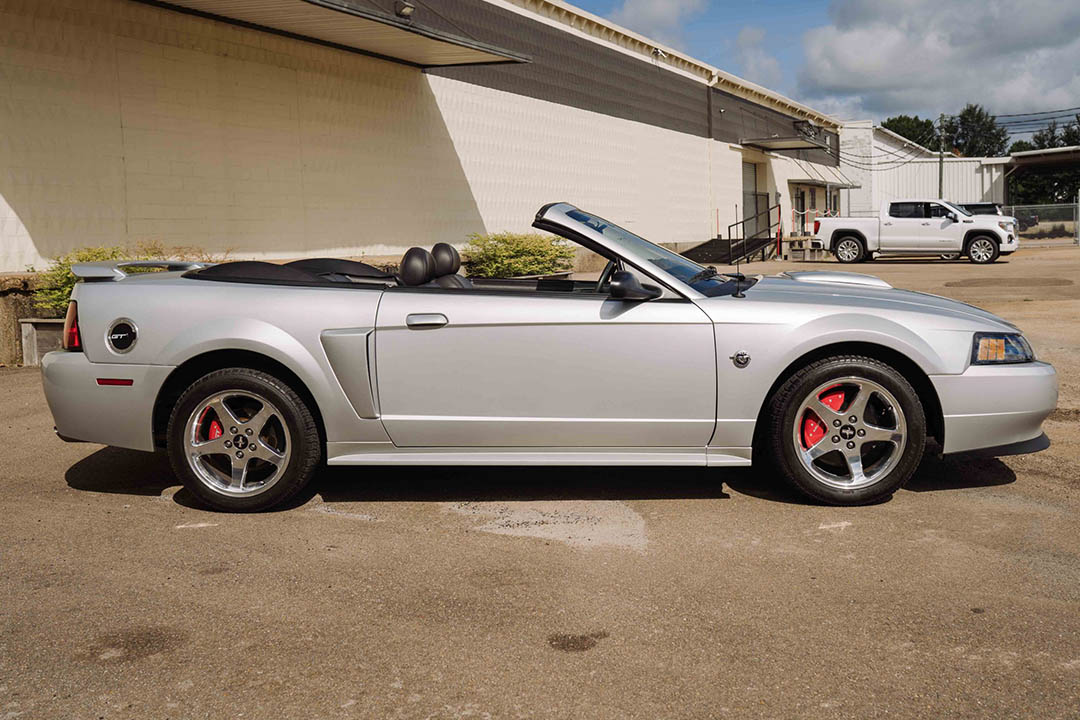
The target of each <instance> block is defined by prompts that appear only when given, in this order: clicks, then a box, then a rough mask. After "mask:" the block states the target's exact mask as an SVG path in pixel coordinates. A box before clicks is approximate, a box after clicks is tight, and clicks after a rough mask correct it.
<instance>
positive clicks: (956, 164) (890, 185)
mask: <svg viewBox="0 0 1080 720" xmlns="http://www.w3.org/2000/svg"><path fill="white" fill-rule="evenodd" d="M944 165H945V168H944V187H945V192H944V195H945V199H946V200H952V201H954V202H1004V201H1005V182H1004V172H1003V167H1004V166H1002V165H997V164H994V165H987V164H984V163H983V160H982V158H947V159H946V160H945V163H944ZM872 175H873V178H872V179H873V183H874V196H875V199H876V206H877V207H880V205H881V203H883V202H888V201H889V200H896V199H898V198H936V197H937V196H938V190H939V186H938V161H937V160H929V159H928V160H914V161H912V162H909V163H907V164H906V165H903V166H901V167H897V168H893V169H891V170H883V171H878V172H873V173H872Z"/></svg>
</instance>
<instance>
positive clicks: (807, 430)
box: [802, 387, 844, 448]
mask: <svg viewBox="0 0 1080 720" xmlns="http://www.w3.org/2000/svg"><path fill="white" fill-rule="evenodd" d="M818 400H820V401H821V402H822V404H823V405H825V406H826V407H828V408H830V409H832V410H839V409H840V408H841V407H843V405H844V391H843V390H840V389H839V388H836V387H831V388H829V389H828V390H826V391H825V392H823V393H822V394H821V395H818ZM826 431H827V427H826V426H825V422H824V421H823V420H822V419H821V418H819V417H818V416H817V413H815V412H814V411H813V410H807V411H806V413H805V414H804V415H803V424H802V441H803V447H805V448H812V447H814V446H815V445H817V444H818V443H819V442H821V440H822V438H824V437H825V433H826Z"/></svg>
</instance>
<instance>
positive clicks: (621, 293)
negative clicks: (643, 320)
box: [611, 270, 664, 300]
mask: <svg viewBox="0 0 1080 720" xmlns="http://www.w3.org/2000/svg"><path fill="white" fill-rule="evenodd" d="M663 294H664V292H663V291H662V290H661V289H660V288H658V287H656V286H655V285H643V284H642V283H640V282H638V279H637V278H636V277H634V274H633V273H630V272H627V271H626V270H619V271H618V272H615V273H612V275H611V297H613V298H615V299H616V300H652V299H653V298H658V297H660V296H661V295H663Z"/></svg>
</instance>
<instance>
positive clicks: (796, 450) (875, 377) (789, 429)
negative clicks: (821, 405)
mask: <svg viewBox="0 0 1080 720" xmlns="http://www.w3.org/2000/svg"><path fill="white" fill-rule="evenodd" d="M839 378H858V379H863V380H864V381H869V383H873V384H876V385H878V386H880V387H881V388H884V389H885V390H886V391H887V393H888V394H891V395H892V398H891V399H893V400H895V401H896V402H897V403H898V404H899V406H900V410H901V411H902V413H903V414H902V415H901V416H900V419H901V420H902V421H903V424H904V426H905V435H906V443H905V444H904V447H903V451H902V452H901V451H896V450H894V452H896V455H897V457H896V459H895V460H890V461H888V462H886V461H884V460H882V461H880V462H881V463H882V464H881V465H880V466H879V472H881V473H882V475H881V477H879V478H877V479H876V480H874V481H873V482H872V484H869V485H865V486H862V487H855V488H846V487H836V486H835V485H833V484H829V483H828V482H825V481H823V480H821V479H820V478H819V477H816V476H815V475H814V474H813V473H811V472H810V470H808V469H807V468H806V467H804V464H803V460H802V459H801V457H800V456H801V453H802V452H803V451H802V449H801V448H800V447H797V446H796V439H795V437H794V435H795V427H796V423H802V422H803V421H804V420H803V418H801V417H797V416H798V415H799V410H800V409H801V406H802V404H803V402H804V400H806V399H807V398H808V397H810V396H812V395H813V393H814V391H815V389H816V388H820V387H821V386H822V385H826V384H828V383H830V382H831V381H833V380H837V379H839ZM879 397H883V396H879ZM845 402H847V401H846V400H845ZM879 402H880V400H875V401H874V403H875V405H876V404H877V403H879ZM846 412H847V410H846V409H844V413H846ZM864 420H865V418H864ZM841 422H846V421H843V420H842V421H841ZM896 426H897V427H898V428H899V427H900V422H899V421H898V422H897V425H896ZM826 427H827V432H826V436H825V437H824V438H823V439H822V440H821V442H823V443H832V442H833V441H834V440H835V439H837V438H839V437H840V436H839V434H837V435H834V434H833V433H839V432H840V430H834V429H833V428H832V427H829V426H828V425H826ZM847 427H848V426H847V425H845V426H844V428H843V430H847ZM766 429H767V435H766V436H764V437H763V445H764V447H765V449H766V450H767V455H768V457H769V458H771V459H772V460H773V461H774V462H775V464H776V466H777V469H778V470H779V471H780V473H781V474H782V475H784V476H785V477H786V478H787V479H788V480H789V481H790V482H791V483H792V484H793V485H794V486H795V487H796V488H797V489H799V490H800V491H801V492H803V493H804V494H805V495H807V496H809V497H811V498H813V499H815V500H819V501H821V502H825V503H828V504H831V505H866V504H868V503H873V502H877V501H879V500H882V499H884V498H887V497H889V496H891V495H892V494H893V493H894V492H896V491H897V490H898V489H899V488H901V487H902V486H903V485H904V483H906V482H907V481H908V479H909V478H910V477H911V475H912V474H913V473H914V472H915V469H916V468H917V467H918V466H919V462H920V461H921V460H922V456H923V451H924V446H925V443H926V415H925V413H924V411H923V407H922V403H921V402H920V401H919V396H918V394H917V393H916V392H915V389H914V388H912V386H911V384H910V383H909V382H908V381H907V380H906V379H904V376H903V375H901V374H900V373H899V372H897V371H896V370H895V369H894V368H892V367H890V366H889V365H886V364H885V363H883V362H881V361H879V360H875V359H873V358H869V357H863V356H859V355H844V356H840V357H831V358H825V359H822V360H817V361H815V362H813V363H811V364H810V365H808V366H806V367H804V368H803V369H801V370H799V371H798V372H796V373H795V374H793V375H792V376H791V377H790V378H788V379H787V380H786V381H785V382H784V384H783V385H781V386H780V388H779V390H777V392H776V394H775V395H773V397H772V399H771V402H770V405H769V412H768V424H767V428H766ZM852 432H855V431H854V430H852ZM860 432H861V431H860ZM848 437H849V436H847V435H845V436H844V438H848ZM845 444H847V441H846V440H844V439H840V441H839V446H828V447H829V448H830V452H832V451H833V450H836V449H839V452H840V453H841V455H843V454H844V453H845V451H844V450H843V446H844V445H845ZM824 447H826V446H823V448H824ZM864 447H865V448H866V451H867V452H869V453H877V452H881V451H882V449H883V448H886V447H889V445H888V444H883V445H873V444H870V443H869V442H867V444H866V445H865V446H863V445H860V446H859V447H858V448H857V449H856V450H854V451H851V452H857V453H860V454H861V453H863V452H864V450H863V448H864ZM892 447H894V448H895V445H893V446H892ZM864 457H872V456H871V455H866V456H864ZM889 457H890V458H891V457H892V456H891V455H890V456H889ZM835 458H836V456H835V455H833V456H822V458H821V459H820V460H818V461H817V462H823V461H826V460H828V461H834V460H835ZM890 464H891V469H889V466H890ZM872 468H873V465H868V466H867V470H868V471H870V470H871V469H872ZM816 469H817V468H816ZM872 474H873V473H871V476H872ZM851 477H852V478H854V473H852V474H851Z"/></svg>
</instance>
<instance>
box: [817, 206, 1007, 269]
mask: <svg viewBox="0 0 1080 720" xmlns="http://www.w3.org/2000/svg"><path fill="white" fill-rule="evenodd" d="M811 242H812V246H814V247H820V248H823V249H825V250H828V251H829V252H832V253H833V254H834V255H835V256H836V259H837V260H839V261H840V262H842V263H856V262H862V261H864V260H872V259H873V258H874V257H875V256H876V255H938V256H941V257H943V258H957V257H960V256H961V255H967V257H968V259H969V260H971V262H973V263H979V264H983V263H992V262H994V261H995V260H997V259H998V256H1000V255H1007V254H1009V253H1011V252H1015V251H1016V249H1017V248H1018V247H1019V242H1018V241H1017V237H1016V218H1011V217H1003V216H1001V215H972V214H971V213H970V212H968V211H967V210H965V209H963V208H962V207H960V206H958V205H956V204H954V203H951V202H947V201H945V200H895V201H890V202H886V203H884V204H883V205H882V206H881V213H880V215H879V216H878V217H865V218H857V217H823V218H820V219H818V220H815V221H814V238H813V240H812V241H811Z"/></svg>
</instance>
